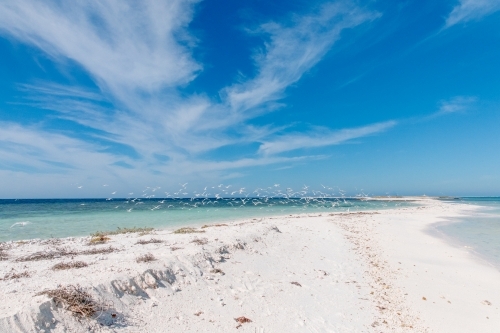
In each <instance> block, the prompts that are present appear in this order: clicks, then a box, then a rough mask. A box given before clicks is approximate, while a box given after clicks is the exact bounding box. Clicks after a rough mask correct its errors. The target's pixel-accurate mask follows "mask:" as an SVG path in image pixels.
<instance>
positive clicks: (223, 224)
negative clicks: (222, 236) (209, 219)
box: [201, 223, 227, 229]
mask: <svg viewBox="0 0 500 333" xmlns="http://www.w3.org/2000/svg"><path fill="white" fill-rule="evenodd" d="M209 227H227V224H225V223H217V224H204V225H202V226H201V228H202V229H205V228H209Z"/></svg>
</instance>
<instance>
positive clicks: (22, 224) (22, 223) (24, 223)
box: [10, 221, 31, 228]
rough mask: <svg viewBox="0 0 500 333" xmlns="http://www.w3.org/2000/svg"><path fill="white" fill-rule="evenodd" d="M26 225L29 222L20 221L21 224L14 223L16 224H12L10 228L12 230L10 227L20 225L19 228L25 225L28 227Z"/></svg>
mask: <svg viewBox="0 0 500 333" xmlns="http://www.w3.org/2000/svg"><path fill="white" fill-rule="evenodd" d="M28 224H31V222H30V221H21V222H16V223H14V224H13V225H11V226H10V227H11V228H12V227H14V226H16V225H20V226H22V227H24V226H25V225H28Z"/></svg>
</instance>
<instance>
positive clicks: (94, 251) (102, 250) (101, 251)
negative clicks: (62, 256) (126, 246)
mask: <svg viewBox="0 0 500 333" xmlns="http://www.w3.org/2000/svg"><path fill="white" fill-rule="evenodd" d="M115 251H119V250H118V249H116V248H114V247H112V246H110V247H105V248H100V249H90V250H85V251H80V252H74V254H73V255H80V254H82V255H93V254H107V253H112V252H115Z"/></svg>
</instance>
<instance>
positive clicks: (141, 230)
mask: <svg viewBox="0 0 500 333" xmlns="http://www.w3.org/2000/svg"><path fill="white" fill-rule="evenodd" d="M153 230H154V228H137V227H133V228H120V227H118V228H117V229H116V230H114V231H97V232H95V233H93V234H90V236H92V237H99V236H111V235H121V234H132V233H136V232H137V233H140V234H141V236H142V235H147V234H149V233H150V232H151V231H153Z"/></svg>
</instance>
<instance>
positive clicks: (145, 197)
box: [103, 183, 367, 212]
mask: <svg viewBox="0 0 500 333" xmlns="http://www.w3.org/2000/svg"><path fill="white" fill-rule="evenodd" d="M187 185H188V183H185V184H179V186H180V187H179V189H178V190H176V191H173V192H162V191H161V187H146V188H145V189H144V190H143V191H142V193H140V195H139V196H134V193H127V195H126V196H125V198H123V197H122V198H118V195H119V194H118V195H117V191H113V192H111V194H112V195H114V196H116V197H109V198H107V199H106V200H107V201H113V200H114V201H116V202H117V204H118V205H116V206H115V208H116V209H118V208H125V209H126V210H127V211H128V212H132V211H133V210H136V209H137V210H141V211H144V210H147V209H149V210H151V211H156V210H165V209H200V208H207V209H210V208H223V207H225V208H234V209H237V208H241V207H259V208H260V209H262V208H264V207H275V208H278V207H280V206H281V207H285V206H286V207H302V208H304V209H305V208H307V207H318V208H335V207H349V206H352V205H353V203H354V201H358V200H360V199H364V198H367V195H366V194H364V193H363V192H362V191H361V194H358V195H356V196H355V197H347V196H346V192H345V191H343V190H342V189H340V188H333V187H328V186H325V185H321V187H322V189H321V190H314V189H312V188H310V186H307V185H304V186H303V187H302V188H301V189H299V190H298V191H295V190H293V189H292V188H285V189H282V188H281V186H280V184H274V185H272V186H269V187H266V188H257V189H255V190H253V191H252V190H247V189H246V188H245V187H241V188H233V186H232V185H225V184H219V185H216V186H205V187H204V188H203V190H199V191H196V190H195V191H189V190H188V187H187ZM103 186H109V185H106V184H105V185H103ZM353 199H354V200H353Z"/></svg>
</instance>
